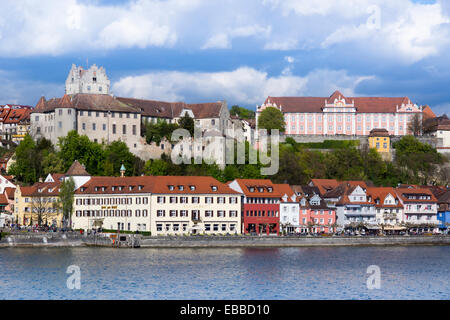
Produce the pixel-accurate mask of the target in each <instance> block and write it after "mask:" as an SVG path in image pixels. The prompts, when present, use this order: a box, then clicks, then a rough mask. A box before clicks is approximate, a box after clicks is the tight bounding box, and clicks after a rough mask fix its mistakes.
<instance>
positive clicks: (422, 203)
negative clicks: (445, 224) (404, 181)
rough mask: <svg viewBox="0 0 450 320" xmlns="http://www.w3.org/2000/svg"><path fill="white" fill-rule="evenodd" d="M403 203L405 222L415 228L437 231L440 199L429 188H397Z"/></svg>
mask: <svg viewBox="0 0 450 320" xmlns="http://www.w3.org/2000/svg"><path fill="white" fill-rule="evenodd" d="M395 191H396V193H397V195H398V198H399V199H400V202H401V203H402V205H403V208H404V209H403V222H404V223H406V224H407V225H409V226H412V228H413V229H415V230H421V231H436V230H437V226H438V223H439V221H438V219H437V204H438V200H437V199H436V197H435V196H434V195H433V193H432V192H431V190H430V189H427V188H397V189H396V190H395Z"/></svg>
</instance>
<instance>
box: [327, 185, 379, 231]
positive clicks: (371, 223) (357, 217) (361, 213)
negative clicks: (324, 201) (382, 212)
mask: <svg viewBox="0 0 450 320" xmlns="http://www.w3.org/2000/svg"><path fill="white" fill-rule="evenodd" d="M344 187H345V190H344V191H343V192H342V194H341V196H340V197H339V201H338V202H337V203H336V223H337V224H338V225H339V226H340V227H344V228H346V227H351V228H358V227H359V225H364V226H365V227H366V228H367V229H379V227H378V226H377V219H376V210H375V205H374V204H375V203H374V201H373V199H372V197H371V196H370V195H368V194H367V192H366V189H365V188H363V187H361V186H360V185H356V186H355V185H353V186H352V185H350V184H345V186H344Z"/></svg>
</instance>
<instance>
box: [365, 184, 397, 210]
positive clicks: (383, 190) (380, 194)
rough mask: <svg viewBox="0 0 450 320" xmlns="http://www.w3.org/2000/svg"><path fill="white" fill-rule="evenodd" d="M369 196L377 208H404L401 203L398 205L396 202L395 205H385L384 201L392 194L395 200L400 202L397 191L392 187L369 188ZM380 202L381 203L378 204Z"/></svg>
mask: <svg viewBox="0 0 450 320" xmlns="http://www.w3.org/2000/svg"><path fill="white" fill-rule="evenodd" d="M367 194H368V195H370V196H371V197H372V199H373V201H374V202H375V206H376V207H377V208H386V207H389V208H390V207H392V208H401V207H403V206H402V204H401V203H400V201H398V203H397V204H395V202H394V203H393V204H384V200H385V199H386V197H387V196H388V195H389V194H390V195H391V196H392V197H393V198H394V200H399V199H398V196H397V193H396V192H395V189H394V188H392V187H369V188H367ZM377 200H379V203H377Z"/></svg>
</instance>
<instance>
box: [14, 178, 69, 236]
mask: <svg viewBox="0 0 450 320" xmlns="http://www.w3.org/2000/svg"><path fill="white" fill-rule="evenodd" d="M60 184H61V182H60V181H57V182H38V183H35V184H34V185H33V186H31V187H23V186H22V187H21V186H17V188H16V191H15V195H14V198H15V199H14V202H15V206H14V220H15V222H16V223H18V224H20V225H24V226H29V225H36V224H38V223H39V221H40V222H41V225H48V226H51V225H56V226H57V227H62V218H63V214H62V209H61V208H60V206H59V204H58V203H59V198H58V195H59V191H60Z"/></svg>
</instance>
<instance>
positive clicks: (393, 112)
mask: <svg viewBox="0 0 450 320" xmlns="http://www.w3.org/2000/svg"><path fill="white" fill-rule="evenodd" d="M267 107H275V108H277V109H279V110H280V111H281V112H282V113H283V114H284V120H285V124H286V131H285V134H287V135H325V136H336V135H353V136H368V135H369V134H370V131H371V130H373V129H386V130H387V131H388V132H389V135H394V136H403V135H407V134H408V133H409V130H408V124H409V122H410V121H411V120H412V118H413V117H414V115H415V114H418V115H419V117H420V119H422V116H423V111H424V109H425V107H424V106H418V105H417V104H415V103H413V102H412V101H411V100H410V99H409V98H408V97H398V98H388V97H345V96H344V95H343V94H342V93H340V92H339V91H335V92H334V93H333V94H332V95H331V96H330V97H270V96H269V97H267V99H266V101H265V102H264V103H263V104H262V105H261V106H257V109H256V119H257V121H256V123H258V117H259V115H260V114H261V112H262V111H263V110H264V109H265V108H267Z"/></svg>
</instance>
